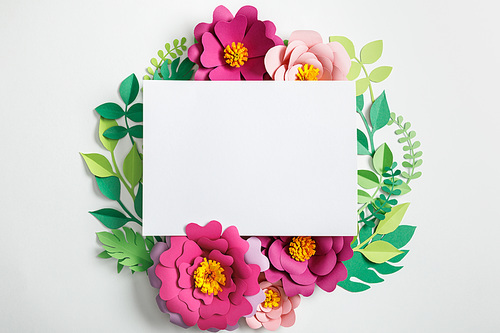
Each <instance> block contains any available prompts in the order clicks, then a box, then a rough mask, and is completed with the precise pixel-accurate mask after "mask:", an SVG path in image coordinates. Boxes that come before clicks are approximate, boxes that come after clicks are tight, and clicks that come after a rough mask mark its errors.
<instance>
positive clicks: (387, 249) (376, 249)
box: [359, 240, 403, 264]
mask: <svg viewBox="0 0 500 333" xmlns="http://www.w3.org/2000/svg"><path fill="white" fill-rule="evenodd" d="M359 252H361V254H363V255H364V256H365V258H366V259H368V260H370V261H371V262H374V263H376V264H381V263H383V262H386V261H387V260H390V259H392V258H394V257H395V256H397V255H398V254H401V253H403V252H402V251H399V250H398V249H396V248H395V247H394V246H392V245H391V244H390V243H387V242H384V241H381V240H380V241H376V242H371V243H370V244H368V245H367V246H366V247H365V248H364V249H361V250H359Z"/></svg>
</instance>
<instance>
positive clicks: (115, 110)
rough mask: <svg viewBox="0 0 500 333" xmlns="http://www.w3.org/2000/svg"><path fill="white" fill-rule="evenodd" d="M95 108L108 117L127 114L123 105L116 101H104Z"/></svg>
mask: <svg viewBox="0 0 500 333" xmlns="http://www.w3.org/2000/svg"><path fill="white" fill-rule="evenodd" d="M95 110H96V111H97V113H99V114H100V115H101V117H103V118H106V119H118V118H121V117H123V115H124V114H125V111H123V109H122V108H121V106H119V105H118V104H116V103H104V104H101V105H99V106H98V107H96V108H95Z"/></svg>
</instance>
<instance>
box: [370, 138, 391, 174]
mask: <svg viewBox="0 0 500 333" xmlns="http://www.w3.org/2000/svg"><path fill="white" fill-rule="evenodd" d="M372 162H373V168H374V169H375V171H376V172H377V173H378V174H379V175H382V174H383V173H384V168H390V167H391V166H392V162H393V156H392V152H391V149H390V148H389V146H388V145H387V144H386V143H384V144H382V145H381V146H380V147H378V148H377V150H376V151H375V154H373V160H372Z"/></svg>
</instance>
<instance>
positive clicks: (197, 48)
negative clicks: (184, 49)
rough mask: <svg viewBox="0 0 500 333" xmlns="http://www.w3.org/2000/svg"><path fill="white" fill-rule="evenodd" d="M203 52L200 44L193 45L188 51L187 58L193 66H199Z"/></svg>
mask: <svg viewBox="0 0 500 333" xmlns="http://www.w3.org/2000/svg"><path fill="white" fill-rule="evenodd" d="M202 52H203V45H202V44H201V43H196V44H193V45H191V46H190V47H189V49H188V58H189V60H191V61H192V62H194V63H195V64H198V65H199V64H200V56H201V53H202Z"/></svg>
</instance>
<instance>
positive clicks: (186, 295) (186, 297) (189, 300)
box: [179, 289, 200, 311]
mask: <svg viewBox="0 0 500 333" xmlns="http://www.w3.org/2000/svg"><path fill="white" fill-rule="evenodd" d="M179 299H180V300H181V301H183V302H184V303H186V305H187V306H188V309H189V310H191V311H198V310H199V309H200V301H199V300H197V299H195V298H194V297H193V293H192V291H191V290H190V289H184V290H182V291H181V292H180V293H179Z"/></svg>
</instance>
